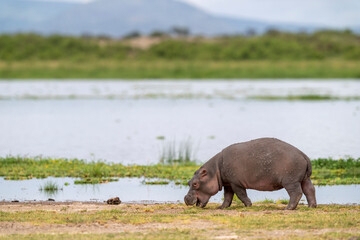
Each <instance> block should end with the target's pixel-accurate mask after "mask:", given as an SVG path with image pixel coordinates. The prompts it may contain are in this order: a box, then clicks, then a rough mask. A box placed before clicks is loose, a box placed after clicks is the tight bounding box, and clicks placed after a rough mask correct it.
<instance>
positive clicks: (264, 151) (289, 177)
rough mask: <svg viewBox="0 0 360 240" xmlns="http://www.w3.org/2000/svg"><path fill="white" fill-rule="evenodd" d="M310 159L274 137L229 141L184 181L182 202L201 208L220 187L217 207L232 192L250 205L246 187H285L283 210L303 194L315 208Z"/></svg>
mask: <svg viewBox="0 0 360 240" xmlns="http://www.w3.org/2000/svg"><path fill="white" fill-rule="evenodd" d="M311 171H312V170H311V162H310V159H309V158H308V157H307V156H306V155H305V154H304V153H303V152H301V151H300V150H299V149H297V148H296V147H294V146H292V145H290V144H288V143H286V142H283V141H281V140H279V139H276V138H259V139H255V140H251V141H248V142H242V143H236V144H232V145H230V146H228V147H226V148H225V149H223V150H222V151H221V152H220V153H218V154H216V155H215V156H214V157H212V158H211V159H210V160H208V161H207V162H206V163H205V164H204V165H202V166H201V167H200V168H199V169H198V170H197V171H196V172H195V173H194V176H193V178H192V179H191V180H190V181H189V182H188V185H189V187H190V189H189V192H188V193H187V195H186V196H185V198H184V201H185V203H186V205H194V204H196V206H200V207H202V208H204V207H205V206H206V204H207V203H208V201H209V199H210V197H211V196H213V195H215V194H216V193H217V192H218V191H221V190H222V188H223V187H224V202H223V203H222V205H221V206H220V207H219V208H220V209H223V208H227V207H230V205H231V203H232V200H233V196H234V193H235V194H236V196H237V197H238V198H239V199H240V200H241V201H242V202H243V203H244V205H245V206H246V207H250V206H251V205H252V203H251V200H250V199H249V198H248V196H247V194H246V189H255V190H259V191H275V190H279V189H282V188H285V189H286V191H287V192H288V194H289V196H290V200H289V204H288V205H287V207H286V208H285V209H287V210H293V209H295V208H296V207H297V205H298V203H299V201H300V199H301V197H302V194H303V193H304V194H305V196H306V199H307V202H308V206H309V207H312V208H315V207H316V206H317V204H316V198H315V188H314V185H313V184H312V182H311V180H310V176H311Z"/></svg>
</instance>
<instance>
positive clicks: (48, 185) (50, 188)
mask: <svg viewBox="0 0 360 240" xmlns="http://www.w3.org/2000/svg"><path fill="white" fill-rule="evenodd" d="M39 190H40V191H44V192H45V193H48V194H53V193H55V192H57V191H59V190H62V188H60V187H59V185H58V184H57V183H56V182H53V181H46V182H45V184H44V185H43V186H40V188H39Z"/></svg>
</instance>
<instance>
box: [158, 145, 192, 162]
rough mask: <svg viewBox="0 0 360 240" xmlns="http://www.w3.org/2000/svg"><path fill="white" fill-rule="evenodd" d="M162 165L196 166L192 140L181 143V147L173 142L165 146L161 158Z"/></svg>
mask: <svg viewBox="0 0 360 240" xmlns="http://www.w3.org/2000/svg"><path fill="white" fill-rule="evenodd" d="M160 163H161V164H167V165H174V164H176V165H195V164H196V160H194V150H193V143H192V141H191V139H187V140H186V141H182V142H180V144H179V145H177V144H176V142H175V141H173V142H165V143H164V144H163V147H162V150H161V156H160Z"/></svg>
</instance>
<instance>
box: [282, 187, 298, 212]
mask: <svg viewBox="0 0 360 240" xmlns="http://www.w3.org/2000/svg"><path fill="white" fill-rule="evenodd" d="M284 188H285V189H286V191H287V192H288V194H289V196H290V200H289V204H288V205H287V207H286V208H285V210H294V209H295V208H296V207H297V205H298V203H299V201H300V199H301V197H302V194H303V192H302V190H301V185H300V183H299V182H296V183H290V184H287V185H286V186H284Z"/></svg>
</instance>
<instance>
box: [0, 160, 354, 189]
mask: <svg viewBox="0 0 360 240" xmlns="http://www.w3.org/2000/svg"><path fill="white" fill-rule="evenodd" d="M199 167H200V165H195V164H177V163H175V164H154V165H147V166H144V165H128V166H125V165H122V164H115V163H105V162H86V161H84V160H78V159H52V158H42V157H35V158H29V157H15V156H8V157H0V176H3V177H5V179H7V180H23V179H31V178H46V177H49V176H52V177H74V178H81V179H83V181H84V183H100V182H107V181H111V179H112V178H122V177H144V178H146V179H151V178H153V179H155V178H157V179H163V180H164V181H165V179H167V180H170V181H175V184H183V185H187V181H188V180H189V179H191V178H192V176H193V174H194V172H195V171H196V170H197V169H198V168H199ZM312 167H313V174H312V176H311V177H312V181H313V183H314V184H315V185H341V184H360V159H353V158H348V159H339V160H333V159H323V158H321V159H315V160H312ZM163 180H162V181H163ZM79 183H80V182H79Z"/></svg>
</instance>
